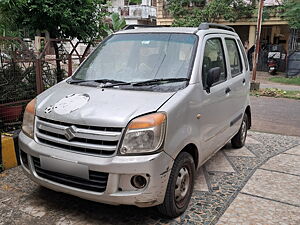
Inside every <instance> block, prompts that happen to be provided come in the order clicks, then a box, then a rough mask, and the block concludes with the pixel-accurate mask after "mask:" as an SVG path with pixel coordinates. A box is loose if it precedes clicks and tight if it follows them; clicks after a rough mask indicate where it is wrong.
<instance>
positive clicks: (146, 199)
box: [19, 132, 173, 207]
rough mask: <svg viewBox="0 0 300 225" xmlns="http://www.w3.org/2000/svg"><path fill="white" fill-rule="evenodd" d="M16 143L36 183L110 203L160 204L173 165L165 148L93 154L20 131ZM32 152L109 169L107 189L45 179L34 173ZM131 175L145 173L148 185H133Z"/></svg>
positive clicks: (27, 170) (100, 168) (104, 169)
mask: <svg viewBox="0 0 300 225" xmlns="http://www.w3.org/2000/svg"><path fill="white" fill-rule="evenodd" d="M19 147H20V150H22V151H23V152H25V153H27V156H28V164H29V167H28V168H26V166H24V164H23V162H22V160H21V164H22V167H23V169H24V171H25V173H26V174H27V176H28V177H29V178H31V179H32V180H33V181H35V182H36V183H38V184H40V185H42V186H45V187H47V188H49V189H53V190H55V191H59V192H64V193H67V194H71V195H75V196H78V197H80V198H84V199H88V200H92V201H96V202H101V203H107V204H112V205H121V204H124V205H136V206H138V207H150V206H155V205H159V204H161V203H162V202H163V200H164V196H165V192H166V188H167V184H168V180H169V175H170V172H171V168H172V166H173V159H172V158H171V157H170V156H169V155H167V154H166V153H165V152H160V153H157V154H153V155H143V156H114V157H96V156H90V155H84V154H78V153H73V152H68V151H64V150H62V149H58V148H54V147H48V146H46V145H41V144H38V143H36V142H35V141H34V140H33V139H31V138H29V137H27V136H26V135H25V134H24V133H23V132H21V133H20V135H19ZM32 156H33V157H36V158H40V157H41V156H44V157H53V158H58V159H62V160H65V161H66V163H70V162H74V166H75V167H76V164H78V165H85V166H87V167H88V168H89V170H92V171H98V172H103V173H108V174H109V175H108V180H107V186H106V190H105V191H104V192H94V191H88V190H84V189H80V188H75V187H71V186H67V185H63V184H61V183H57V182H53V181H51V180H48V179H44V178H42V177H40V176H38V175H37V173H36V171H35V168H34V164H33V160H32ZM56 172H58V171H56ZM133 175H143V176H145V177H147V181H148V182H147V185H146V186H145V187H144V188H142V189H136V188H134V187H133V186H132V185H131V183H130V179H131V177H132V176H133Z"/></svg>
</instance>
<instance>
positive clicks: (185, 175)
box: [175, 167, 190, 203]
mask: <svg viewBox="0 0 300 225" xmlns="http://www.w3.org/2000/svg"><path fill="white" fill-rule="evenodd" d="M189 186H190V175H189V171H188V169H187V168H186V167H183V168H181V169H180V171H179V174H178V177H177V180H176V186H175V200H176V203H179V202H181V201H182V200H183V199H184V198H185V196H186V195H187V193H188V190H189Z"/></svg>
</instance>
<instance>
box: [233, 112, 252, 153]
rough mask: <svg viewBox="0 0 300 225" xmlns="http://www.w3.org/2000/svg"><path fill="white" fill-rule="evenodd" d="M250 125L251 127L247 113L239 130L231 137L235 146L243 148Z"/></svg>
mask: <svg viewBox="0 0 300 225" xmlns="http://www.w3.org/2000/svg"><path fill="white" fill-rule="evenodd" d="M248 127H249V121H248V116H247V114H246V113H245V114H244V117H243V121H242V124H241V127H240V129H239V131H238V132H237V134H236V135H235V136H234V137H233V138H232V139H231V145H232V147H233V148H241V147H243V146H244V145H245V141H246V137H247V130H248Z"/></svg>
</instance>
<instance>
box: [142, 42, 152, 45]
mask: <svg viewBox="0 0 300 225" xmlns="http://www.w3.org/2000/svg"><path fill="white" fill-rule="evenodd" d="M149 44H150V41H142V45H149Z"/></svg>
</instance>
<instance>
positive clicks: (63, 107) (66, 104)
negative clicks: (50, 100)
mask: <svg viewBox="0 0 300 225" xmlns="http://www.w3.org/2000/svg"><path fill="white" fill-rule="evenodd" d="M89 100H90V96H88V95H87V94H71V95H67V96H66V97H64V98H63V99H61V100H59V101H58V102H57V103H56V104H55V105H54V107H53V108H54V112H56V113H57V114H60V115H64V114H68V113H71V112H74V111H75V110H77V109H79V108H81V107H82V106H84V105H85V104H86V103H87V102H88V101H89Z"/></svg>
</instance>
